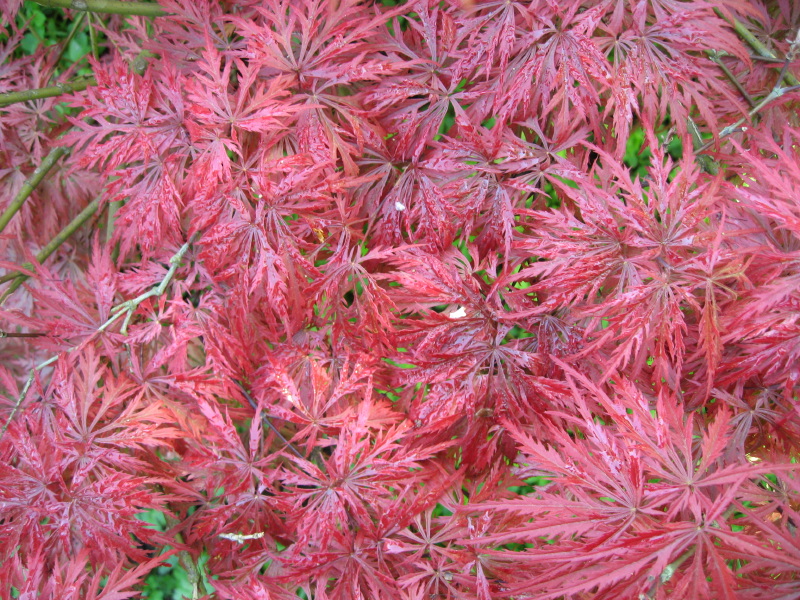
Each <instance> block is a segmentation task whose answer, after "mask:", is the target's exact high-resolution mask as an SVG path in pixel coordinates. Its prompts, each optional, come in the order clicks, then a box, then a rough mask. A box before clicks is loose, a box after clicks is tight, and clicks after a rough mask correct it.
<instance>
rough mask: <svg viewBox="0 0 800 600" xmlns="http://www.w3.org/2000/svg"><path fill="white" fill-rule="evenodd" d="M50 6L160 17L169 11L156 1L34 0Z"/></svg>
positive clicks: (113, 13) (112, 13)
mask: <svg viewBox="0 0 800 600" xmlns="http://www.w3.org/2000/svg"><path fill="white" fill-rule="evenodd" d="M34 1H35V2H36V4H41V5H42V6H49V7H50V8H68V9H71V10H82V11H86V12H96V13H106V14H111V15H139V16H142V17H160V16H162V15H166V14H167V12H166V11H165V10H164V9H163V8H161V7H160V6H159V5H158V4H156V3H155V2H120V1H119V0H34Z"/></svg>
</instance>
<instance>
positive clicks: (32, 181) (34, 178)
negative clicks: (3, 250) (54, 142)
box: [0, 147, 69, 233]
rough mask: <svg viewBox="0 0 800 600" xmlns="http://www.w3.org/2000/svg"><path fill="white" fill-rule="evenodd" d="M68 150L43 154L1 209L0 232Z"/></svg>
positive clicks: (58, 149) (55, 150)
mask: <svg viewBox="0 0 800 600" xmlns="http://www.w3.org/2000/svg"><path fill="white" fill-rule="evenodd" d="M68 151H69V150H67V148H62V147H59V148H54V149H53V150H51V151H50V154H48V155H47V156H45V158H44V160H43V161H42V164H40V165H39V166H38V167H36V170H35V171H34V172H33V173H31V176H30V177H28V179H26V180H25V183H23V184H22V187H21V188H20V190H19V192H17V195H16V196H15V197H14V199H13V200H12V201H11V204H9V205H8V207H7V208H6V209H5V211H3V214H2V215H0V233H3V230H4V229H5V228H6V225H8V223H9V221H11V219H13V218H14V215H15V214H17V212H18V211H19V209H20V208H22V205H23V204H24V203H25V200H27V199H28V198H29V197H30V195H31V194H32V193H33V190H35V189H36V187H37V186H38V185H39V184H40V183H41V182H42V180H43V179H44V178H45V176H47V174H48V173H49V172H50V169H52V168H53V167H54V166H55V164H56V163H57V162H58V160H59V159H60V158H61V157H62V156H64V155H65V154H66V153H67V152H68Z"/></svg>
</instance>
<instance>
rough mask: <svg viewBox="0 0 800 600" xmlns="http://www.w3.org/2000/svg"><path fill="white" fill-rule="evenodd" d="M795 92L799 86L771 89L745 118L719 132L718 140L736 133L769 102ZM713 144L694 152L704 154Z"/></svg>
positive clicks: (799, 88)
mask: <svg viewBox="0 0 800 600" xmlns="http://www.w3.org/2000/svg"><path fill="white" fill-rule="evenodd" d="M797 90H800V85H793V86H792V87H774V88H772V91H770V93H769V94H767V95H766V96H764V98H763V99H762V100H761V101H760V102H759V103H758V104H756V105H755V106H754V107H753V108H751V109H750V111H749V112H748V113H747V117H742V118H741V119H739V120H738V121H736V123H734V124H733V125H728V126H727V127H725V128H724V129H723V130H722V131H720V132H719V139H722V138H724V137H727V136H729V135H730V134H732V133H734V132H735V131H738V130H739V128H740V127H741V126H742V125H744V124H745V123H746V122H747V121H748V119H752V118H753V117H754V116H755V115H756V114H758V112H759V111H760V110H761V109H763V108H764V107H765V106H766V105H767V104H769V103H770V102H772V101H774V100H777V99H778V98H780V97H781V96H783V95H785V94H788V93H789V92H795V91H797ZM715 143H716V140H709V141H708V142H706V143H705V144H703V145H702V146H700V148H698V149H697V150H696V152H697V153H698V154H699V153H701V152H704V151H706V150H708V149H709V148H710V147H711V146H713V145H714V144H715Z"/></svg>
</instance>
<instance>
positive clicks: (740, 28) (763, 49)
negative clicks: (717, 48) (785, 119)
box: [714, 8, 800, 86]
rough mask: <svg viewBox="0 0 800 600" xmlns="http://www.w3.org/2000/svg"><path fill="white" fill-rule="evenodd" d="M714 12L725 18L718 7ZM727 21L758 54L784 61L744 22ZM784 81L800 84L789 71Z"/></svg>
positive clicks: (734, 19)
mask: <svg viewBox="0 0 800 600" xmlns="http://www.w3.org/2000/svg"><path fill="white" fill-rule="evenodd" d="M714 12H715V13H717V16H718V17H720V18H721V19H725V17H724V15H723V14H722V11H720V10H719V9H718V8H715V9H714ZM726 20H727V19H726ZM728 23H730V25H731V27H733V30H734V31H735V32H736V33H737V34H739V37H740V38H742V39H743V40H744V41H745V42H747V43H748V44H749V45H750V47H751V48H752V49H753V50H755V51H756V52H757V53H758V54H759V56H761V57H763V58H765V59H768V60H770V61H778V62H780V63H783V62H784V61H783V60H781V59H779V58H778V57H777V56H776V55H775V53H774V52H773V51H772V50H770V49H769V48H767V46H766V45H765V44H764V43H763V42H762V41H761V40H759V39H758V38H757V37H756V36H755V35H753V32H752V31H750V30H749V29H748V28H747V27H745V25H744V23H742V22H741V21H739V20H738V19H736V18H731V20H728ZM780 81H781V80H778V83H780ZM786 83H788V84H789V85H791V86H795V85H800V81H798V80H797V78H796V77H795V76H794V75H792V74H791V73H786Z"/></svg>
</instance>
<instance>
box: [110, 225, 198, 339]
mask: <svg viewBox="0 0 800 600" xmlns="http://www.w3.org/2000/svg"><path fill="white" fill-rule="evenodd" d="M198 236H199V234H197V233H195V234H194V235H193V236H192V237H191V238H190V239H189V241H188V242H186V243H185V244H184V245H183V246H181V247H180V248H179V249H178V251H177V252H176V253H175V254H173V255H172V257H171V258H170V259H169V270H168V271H167V274H166V275H164V279H162V280H161V283H159V284H158V285H157V286H155V287H153V288H152V289H150V290H148V291H146V292H144V293H143V294H139V295H138V296H137V297H136V298H133V299H132V300H126V301H125V302H122V303H121V304H118V305H116V306H115V307H114V308H112V309H111V317H109V319H108V320H107V321H106V322H105V323H103V324H102V325H101V326H100V327H99V328H98V329H97V330H98V331H105V330H106V329H107V328H108V327H110V326H111V325H112V324H113V323H114V322H116V321H117V320H118V319H119V318H120V317H121V316H122V315H125V321H123V323H122V329H121V330H120V333H122V335H125V334H126V333H127V331H128V324H129V323H130V321H131V317H132V316H133V313H134V312H135V311H136V309H137V308H138V307H139V305H140V304H141V303H142V302H144V301H145V300H147V299H148V298H153V297H154V296H161V295H162V294H163V293H164V292H166V291H167V287H169V284H170V282H171V281H172V278H173V277H174V276H175V273H176V272H177V270H178V267H180V266H181V261H182V260H183V257H184V256H185V255H186V252H187V251H188V250H189V246H191V245H192V244H193V243H194V242H195V240H196V239H197V238H198Z"/></svg>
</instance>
